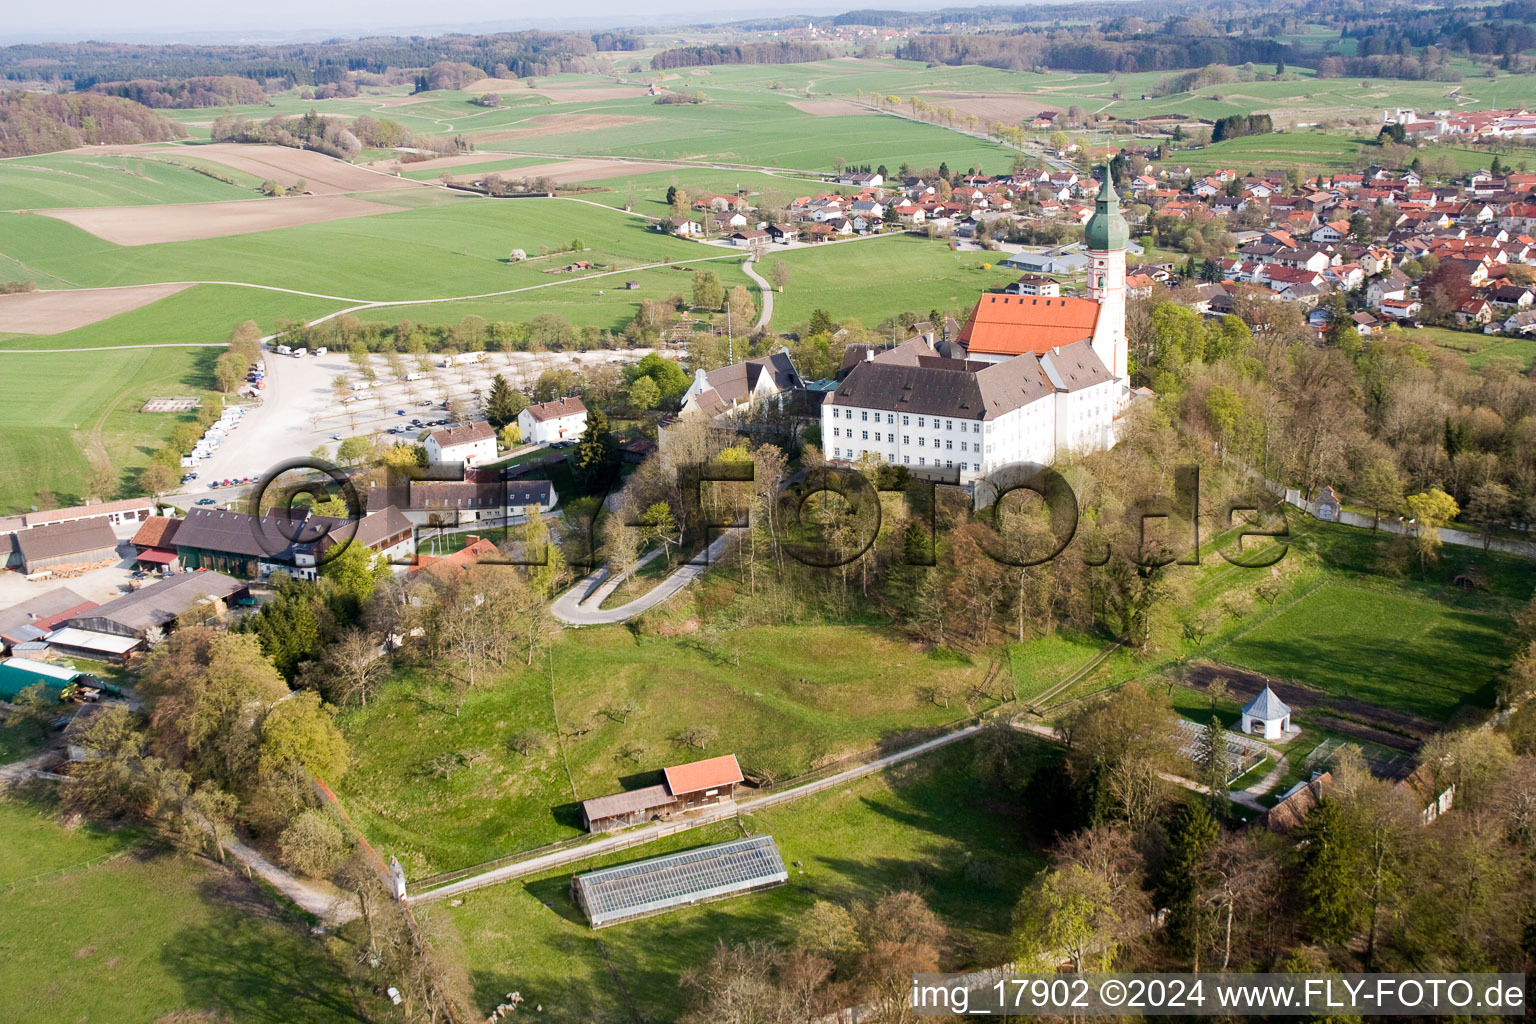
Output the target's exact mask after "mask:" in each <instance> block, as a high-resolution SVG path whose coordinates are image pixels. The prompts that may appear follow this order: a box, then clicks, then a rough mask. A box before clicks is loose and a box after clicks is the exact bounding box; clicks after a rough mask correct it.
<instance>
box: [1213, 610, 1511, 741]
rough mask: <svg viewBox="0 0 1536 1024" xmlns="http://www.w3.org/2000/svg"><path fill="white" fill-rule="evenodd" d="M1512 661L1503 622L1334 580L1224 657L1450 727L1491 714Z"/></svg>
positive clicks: (1240, 639)
mask: <svg viewBox="0 0 1536 1024" xmlns="http://www.w3.org/2000/svg"><path fill="white" fill-rule="evenodd" d="M1512 653H1513V652H1512V650H1511V649H1510V645H1509V643H1508V639H1507V620H1506V619H1505V618H1504V616H1502V615H1497V614H1491V613H1489V612H1488V611H1485V610H1482V609H1479V608H1476V607H1466V606H1459V605H1458V604H1456V603H1453V602H1450V601H1438V600H1434V599H1432V598H1427V597H1420V596H1417V595H1413V594H1406V593H1402V592H1401V591H1400V590H1398V589H1397V588H1393V587H1389V586H1354V585H1350V584H1348V583H1343V582H1330V583H1327V584H1325V585H1324V586H1322V587H1320V588H1319V589H1317V590H1314V591H1312V592H1311V593H1310V594H1308V595H1307V596H1306V597H1305V598H1303V599H1301V600H1300V601H1298V602H1297V603H1295V604H1293V605H1292V606H1290V607H1289V608H1286V609H1285V610H1284V611H1282V612H1280V613H1279V614H1278V615H1275V616H1274V617H1272V618H1269V619H1267V620H1266V621H1264V622H1263V623H1261V624H1260V625H1258V626H1257V627H1256V628H1254V629H1252V630H1249V631H1246V632H1242V633H1240V634H1239V635H1237V636H1236V637H1234V638H1232V639H1231V640H1229V641H1228V642H1227V643H1225V644H1224V645H1221V646H1220V647H1219V652H1218V653H1217V655H1216V656H1217V657H1219V658H1221V659H1222V660H1223V661H1227V662H1229V663H1231V664H1233V665H1239V666H1242V667H1244V668H1251V669H1253V670H1255V671H1257V672H1263V673H1264V674H1266V675H1270V676H1277V677H1280V678H1283V679H1301V680H1304V681H1306V682H1308V683H1311V684H1313V685H1314V686H1318V687H1321V688H1322V689H1324V690H1326V691H1328V692H1329V693H1331V694H1336V695H1339V696H1347V697H1354V698H1358V699H1360V700H1364V701H1367V702H1368V703H1371V704H1376V705H1379V706H1381V707H1386V708H1399V709H1401V710H1404V711H1411V712H1413V713H1415V714H1420V715H1424V716H1426V717H1429V718H1433V719H1435V720H1437V721H1442V722H1443V721H1446V720H1448V719H1449V718H1450V717H1451V715H1453V714H1454V713H1455V711H1456V709H1457V708H1459V707H1460V706H1461V705H1463V704H1467V703H1472V704H1478V705H1482V706H1485V707H1489V706H1492V704H1493V695H1494V692H1495V689H1496V685H1497V676H1498V672H1499V669H1500V668H1501V667H1502V666H1503V664H1504V663H1505V662H1506V661H1507V659H1508V658H1509V656H1510V655H1511V654H1512Z"/></svg>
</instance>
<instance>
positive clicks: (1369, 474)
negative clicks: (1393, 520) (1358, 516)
mask: <svg viewBox="0 0 1536 1024" xmlns="http://www.w3.org/2000/svg"><path fill="white" fill-rule="evenodd" d="M1355 491H1356V494H1357V496H1358V497H1359V498H1360V500H1361V501H1363V502H1365V504H1366V505H1367V506H1368V507H1369V508H1370V510H1371V513H1372V516H1373V518H1372V520H1371V529H1372V530H1374V529H1376V527H1377V526H1379V525H1380V524H1381V514H1382V513H1383V512H1389V513H1390V512H1396V511H1397V510H1398V509H1399V508H1401V507H1402V504H1403V480H1402V477H1401V476H1399V475H1398V472H1397V465H1396V463H1394V462H1393V461H1392V460H1391V459H1386V458H1381V459H1376V460H1374V461H1373V462H1371V464H1370V465H1368V466H1366V467H1365V469H1363V470H1361V472H1360V479H1359V481H1358V482H1357V484H1356V485H1355Z"/></svg>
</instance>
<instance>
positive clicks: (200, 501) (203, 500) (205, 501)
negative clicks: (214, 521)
mask: <svg viewBox="0 0 1536 1024" xmlns="http://www.w3.org/2000/svg"><path fill="white" fill-rule="evenodd" d="M197 503H198V504H199V505H217V504H218V502H217V501H214V500H213V499H212V498H198V499H197Z"/></svg>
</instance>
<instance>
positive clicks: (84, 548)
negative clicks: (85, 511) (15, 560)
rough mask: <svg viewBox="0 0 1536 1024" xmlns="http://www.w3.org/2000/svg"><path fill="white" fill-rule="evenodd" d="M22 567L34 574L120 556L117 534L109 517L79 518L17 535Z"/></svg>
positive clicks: (23, 569) (24, 531)
mask: <svg viewBox="0 0 1536 1024" xmlns="http://www.w3.org/2000/svg"><path fill="white" fill-rule="evenodd" d="M16 547H17V548H18V549H19V550H20V552H21V568H22V571H23V572H25V573H28V574H30V573H34V572H38V571H40V570H42V569H48V568H51V567H54V566H60V565H89V564H91V563H93V562H105V561H109V560H112V559H115V558H117V535H116V534H115V533H113V532H112V525H111V524H110V523H109V522H108V521H107V520H106V519H76V520H74V521H72V522H67V523H59V524H58V525H56V526H39V527H35V528H33V529H31V530H22V531H21V532H20V533H18V534H16Z"/></svg>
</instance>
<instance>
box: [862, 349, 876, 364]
mask: <svg viewBox="0 0 1536 1024" xmlns="http://www.w3.org/2000/svg"><path fill="white" fill-rule="evenodd" d="M864 361H865V362H866V363H872V362H874V361H875V350H874V349H873V348H866V349H865V350H864Z"/></svg>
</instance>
